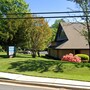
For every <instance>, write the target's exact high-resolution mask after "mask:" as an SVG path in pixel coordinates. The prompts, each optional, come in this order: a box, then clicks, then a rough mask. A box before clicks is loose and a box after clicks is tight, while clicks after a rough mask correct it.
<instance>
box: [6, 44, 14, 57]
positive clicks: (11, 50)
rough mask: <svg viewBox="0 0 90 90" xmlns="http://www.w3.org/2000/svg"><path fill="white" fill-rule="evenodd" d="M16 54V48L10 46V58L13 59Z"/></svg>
mask: <svg viewBox="0 0 90 90" xmlns="http://www.w3.org/2000/svg"><path fill="white" fill-rule="evenodd" d="M14 53H15V47H14V46H9V52H8V54H9V56H12V57H13V56H14Z"/></svg>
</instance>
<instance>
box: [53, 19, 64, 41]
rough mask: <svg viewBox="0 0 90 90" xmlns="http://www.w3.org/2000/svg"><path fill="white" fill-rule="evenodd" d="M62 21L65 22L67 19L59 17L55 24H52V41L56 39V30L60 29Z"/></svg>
mask: <svg viewBox="0 0 90 90" xmlns="http://www.w3.org/2000/svg"><path fill="white" fill-rule="evenodd" d="M61 22H65V21H64V20H63V19H57V20H55V22H54V24H53V25H52V26H51V29H52V32H53V34H52V41H54V39H55V36H56V32H57V29H58V25H59V23H61Z"/></svg>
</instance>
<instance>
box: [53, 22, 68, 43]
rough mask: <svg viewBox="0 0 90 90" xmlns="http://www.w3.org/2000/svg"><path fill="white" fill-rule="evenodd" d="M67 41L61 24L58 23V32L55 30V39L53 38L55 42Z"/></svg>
mask: <svg viewBox="0 0 90 90" xmlns="http://www.w3.org/2000/svg"><path fill="white" fill-rule="evenodd" d="M67 40H68V37H67V36H66V34H65V32H64V30H63V28H62V26H61V24H60V23H59V26H58V30H57V33H56V37H55V40H54V41H55V42H62V41H67Z"/></svg>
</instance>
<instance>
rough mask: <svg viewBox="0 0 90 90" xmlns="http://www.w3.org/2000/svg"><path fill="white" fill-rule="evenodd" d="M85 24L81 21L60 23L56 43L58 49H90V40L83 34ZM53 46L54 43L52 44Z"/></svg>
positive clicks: (55, 46)
mask: <svg viewBox="0 0 90 90" xmlns="http://www.w3.org/2000/svg"><path fill="white" fill-rule="evenodd" d="M82 30H83V25H82V24H80V23H73V24H71V23H61V24H59V27H58V30H57V33H56V38H55V43H56V44H55V45H54V46H53V47H54V48H56V49H89V45H88V41H87V40H86V39H85V37H84V36H82V35H81V33H80V32H81V31H82ZM51 46H52V45H51Z"/></svg>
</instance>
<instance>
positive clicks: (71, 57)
mask: <svg viewBox="0 0 90 90" xmlns="http://www.w3.org/2000/svg"><path fill="white" fill-rule="evenodd" d="M61 60H62V61H69V62H77V63H80V62H81V58H80V57H78V56H75V55H73V54H72V53H70V54H66V55H64V56H63V57H62V59H61Z"/></svg>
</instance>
